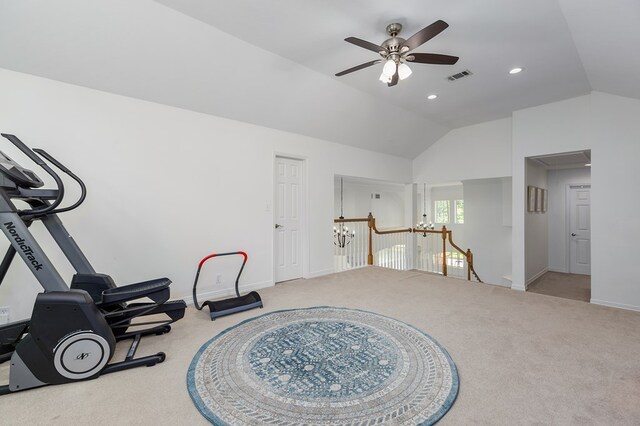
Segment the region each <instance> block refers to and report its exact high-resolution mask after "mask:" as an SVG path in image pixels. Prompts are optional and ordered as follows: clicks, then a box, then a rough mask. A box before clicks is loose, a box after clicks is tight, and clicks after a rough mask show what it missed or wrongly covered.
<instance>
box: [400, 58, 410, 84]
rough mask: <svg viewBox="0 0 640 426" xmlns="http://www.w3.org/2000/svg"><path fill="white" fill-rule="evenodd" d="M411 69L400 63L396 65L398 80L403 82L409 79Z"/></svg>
mask: <svg viewBox="0 0 640 426" xmlns="http://www.w3.org/2000/svg"><path fill="white" fill-rule="evenodd" d="M411 72H412V71H411V68H409V65H407V64H406V63H404V62H403V63H401V64H400V65H398V77H399V78H400V80H404V79H405V78H407V77H409V76H410V75H411Z"/></svg>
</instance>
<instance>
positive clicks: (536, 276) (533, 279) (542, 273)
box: [524, 268, 549, 288]
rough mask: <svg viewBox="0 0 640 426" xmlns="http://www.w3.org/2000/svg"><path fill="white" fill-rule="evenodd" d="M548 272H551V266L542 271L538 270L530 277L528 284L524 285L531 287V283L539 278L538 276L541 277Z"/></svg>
mask: <svg viewBox="0 0 640 426" xmlns="http://www.w3.org/2000/svg"><path fill="white" fill-rule="evenodd" d="M547 272H549V268H544V269H543V270H542V271H540V272H538V273H537V274H535V275H534V276H533V277H531V278H529V279H528V280H527V282H526V284H525V285H524V287H525V288H529V284H531V283H532V282H534V281H535V280H537V279H538V278H540V277H541V276H543V275H544V274H546V273H547Z"/></svg>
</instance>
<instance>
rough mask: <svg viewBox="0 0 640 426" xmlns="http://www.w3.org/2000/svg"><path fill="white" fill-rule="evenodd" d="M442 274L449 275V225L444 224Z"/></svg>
mask: <svg viewBox="0 0 640 426" xmlns="http://www.w3.org/2000/svg"><path fill="white" fill-rule="evenodd" d="M442 274H443V275H444V276H445V277H446V276H447V227H446V226H444V225H442Z"/></svg>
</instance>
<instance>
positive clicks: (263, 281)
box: [0, 70, 411, 319]
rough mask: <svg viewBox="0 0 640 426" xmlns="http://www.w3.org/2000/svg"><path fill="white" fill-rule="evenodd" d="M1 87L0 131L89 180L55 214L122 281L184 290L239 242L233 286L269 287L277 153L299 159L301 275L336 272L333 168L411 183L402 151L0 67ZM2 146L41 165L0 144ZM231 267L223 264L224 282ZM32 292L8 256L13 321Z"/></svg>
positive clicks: (0, 295)
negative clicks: (160, 280) (241, 258)
mask: <svg viewBox="0 0 640 426" xmlns="http://www.w3.org/2000/svg"><path fill="white" fill-rule="evenodd" d="M0 93H2V98H1V99H0V130H2V132H7V133H14V134H16V135H18V136H19V137H20V138H22V139H23V140H24V141H25V142H26V143H27V144H29V145H31V146H36V147H41V148H44V149H46V150H47V151H49V152H50V153H51V154H53V155H54V156H57V157H59V158H60V160H61V161H63V162H64V163H65V164H67V165H68V166H69V168H71V169H72V170H74V171H75V172H76V173H77V174H78V175H79V176H81V177H82V178H83V179H84V180H85V182H86V183H87V186H88V190H89V192H88V197H87V200H86V202H85V204H84V205H83V206H82V207H81V208H79V209H78V210H76V211H73V212H70V213H66V214H64V216H63V217H62V218H63V220H64V221H65V224H66V225H67V227H68V229H69V231H70V232H71V233H72V234H73V235H74V237H75V238H76V240H77V242H78V243H79V244H80V246H81V247H82V248H83V250H84V251H85V253H86V255H87V256H88V258H89V259H90V260H91V261H92V263H93V264H94V266H95V268H96V269H97V270H98V271H101V272H106V273H109V274H111V275H112V276H113V277H114V279H115V280H116V282H118V283H121V284H124V283H128V282H134V281H138V280H144V279H149V278H154V277H158V276H168V277H170V278H171V279H172V280H173V281H174V284H173V295H174V296H175V297H185V296H188V295H189V293H190V289H191V285H192V282H193V278H194V272H195V267H196V264H197V262H198V261H199V260H200V259H201V258H202V257H203V256H204V255H206V254H208V253H211V252H220V251H230V250H245V251H247V252H248V254H249V262H248V264H247V268H246V269H245V273H244V274H243V278H242V283H243V284H244V285H246V286H255V287H260V286H267V285H271V284H273V213H272V211H271V210H272V209H271V206H272V203H273V161H274V156H275V154H276V153H281V154H289V155H294V156H300V157H304V158H305V159H306V164H305V167H306V170H305V179H306V182H307V184H308V191H309V193H308V196H307V199H306V201H305V207H306V208H307V211H308V212H309V226H308V244H307V246H306V247H307V252H306V256H305V262H306V265H305V275H306V276H314V275H319V274H324V273H329V272H332V271H333V261H332V241H331V239H332V234H331V232H330V230H331V228H332V221H333V213H334V212H333V201H334V200H333V199H334V185H333V181H334V175H336V174H342V175H350V176H363V177H367V178H371V179H379V180H386V181H392V182H409V181H410V180H411V161H410V160H405V159H401V158H398V157H394V156H390V155H383V154H378V153H374V152H371V151H365V150H361V149H357V148H352V147H347V146H344V145H338V144H334V143H330V142H326V141H322V140H319V139H313V138H309V137H305V136H300V135H297V134H293V133H287V132H283V131H278V130H273V129H268V128H264V127H259V126H255V125H250V124H246V123H241V122H237V121H232V120H228V119H223V118H220V117H215V116H211V115H206V114H200V113H194V112H191V111H186V110H182V109H178V108H173V107H168V106H164V105H160V104H154V103H150V102H145V101H141V100H137V99H132V98H126V97H122V96H117V95H112V94H107V93H104V92H99V91H96V90H92V89H86V88H82V87H78V86H72V85H68V84H64V83H60V82H56V81H52V80H47V79H43V78H39V77H34V76H30V75H26V74H20V73H16V72H12V71H7V70H0ZM0 142H1V141H0ZM0 147H1V149H2V150H3V151H5V152H7V153H8V154H9V155H10V156H12V157H14V159H16V160H18V161H19V162H22V163H24V164H25V165H28V166H29V167H31V168H33V169H35V170H36V171H37V173H38V174H40V175H42V174H43V172H41V171H40V170H38V169H36V166H35V165H32V164H31V163H30V162H29V161H28V160H26V159H25V157H24V156H23V155H21V154H20V153H17V152H16V150H15V149H12V148H11V146H10V144H9V143H8V142H6V143H2V144H1V145H0ZM69 186H72V184H69ZM71 192H72V191H71ZM39 228H41V224H36V225H34V227H33V230H34V233H36V234H37V237H38V238H40V239H41V240H42V241H44V242H45V243H46V244H44V243H43V245H45V248H46V249H48V253H50V257H51V258H52V260H53V261H54V263H56V264H57V265H60V270H61V272H62V274H63V276H64V278H66V279H69V278H70V277H71V274H72V270H71V268H70V267H69V266H67V265H66V262H65V260H64V259H63V258H62V255H61V253H59V252H56V251H55V250H53V248H52V246H53V244H52V243H51V241H47V239H46V236H44V235H43V232H41V231H42V230H41V229H39ZM7 244H8V242H7V243H5V246H6V245H7ZM5 246H3V247H5ZM213 268H214V269H215V266H213ZM234 273H235V271H230V270H226V271H223V280H224V282H225V283H226V284H227V289H230V288H231V286H232V282H233V274H234ZM205 283H206V280H204V279H203V280H202V284H203V291H204V290H205V288H204V286H205ZM209 288H211V287H209ZM40 290H41V289H40V287H39V286H38V285H37V283H36V282H35V279H34V278H33V277H32V276H31V275H30V274H29V272H28V271H27V270H26V268H25V267H24V265H23V264H22V263H20V262H19V261H16V262H15V263H14V265H13V267H12V269H11V271H10V273H9V275H8V276H7V278H6V280H5V282H4V283H3V285H2V286H0V300H1V301H2V302H1V303H2V304H3V305H4V304H9V305H11V307H12V314H13V315H12V318H13V319H17V318H20V317H26V316H28V315H29V313H30V309H31V306H32V303H33V300H34V297H35V293H36V292H37V291H40Z"/></svg>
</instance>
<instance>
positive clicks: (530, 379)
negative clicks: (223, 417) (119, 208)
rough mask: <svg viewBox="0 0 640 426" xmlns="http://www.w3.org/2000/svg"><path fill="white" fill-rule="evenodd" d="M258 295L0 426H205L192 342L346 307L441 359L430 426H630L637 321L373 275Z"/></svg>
mask: <svg viewBox="0 0 640 426" xmlns="http://www.w3.org/2000/svg"><path fill="white" fill-rule="evenodd" d="M260 295H261V296H262V298H263V299H264V301H265V309H264V310H257V311H248V312H243V313H240V314H237V315H232V316H228V317H224V318H220V319H218V320H216V321H214V322H212V321H210V319H209V316H208V314H207V313H206V312H198V311H196V310H195V309H193V307H190V308H189V309H188V310H187V314H186V317H185V318H184V319H183V320H181V321H179V322H177V323H176V324H174V327H173V331H172V332H171V333H169V334H168V335H165V336H158V337H149V338H144V339H143V340H142V342H141V345H140V349H139V354H140V355H146V354H152V353H155V352H158V351H165V352H166V353H167V360H166V361H165V362H164V363H163V364H159V365H157V366H155V367H150V368H137V369H134V370H130V371H123V372H120V373H114V374H110V375H107V376H104V377H100V378H98V379H96V380H92V381H87V382H81V383H74V384H68V385H61V386H56V387H45V388H40V389H34V390H30V391H26V392H24V393H16V394H13V395H8V396H3V397H0V423H1V424H7V425H25V424H29V425H33V424H48V425H71V424H74V425H76V424H78V425H79V424H92V425H111V424H114V423H118V424H126V425H147V424H149V425H151V424H153V425H182V424H185V425H206V424H208V422H207V421H206V420H205V419H204V418H203V417H202V416H201V415H200V413H199V412H198V410H197V409H196V408H195V407H194V405H193V403H192V401H191V399H190V397H189V393H188V392H187V389H186V386H185V372H186V371H187V369H188V367H189V364H190V362H191V360H192V358H193V355H194V354H195V353H196V352H197V351H198V348H199V347H200V346H201V345H202V343H203V342H206V341H207V340H208V339H211V338H212V337H214V336H215V335H217V334H218V333H220V332H221V331H222V330H225V329H227V328H229V327H231V326H233V325H235V324H238V323H239V322H241V321H243V320H246V319H248V318H252V317H254V316H256V315H257V314H261V313H265V312H270V311H275V310H282V309H292V308H303V307H310V306H346V307H350V308H356V309H363V310H367V311H371V312H376V313H379V314H381V315H386V316H389V317H393V318H396V319H398V320H400V321H403V322H405V323H407V324H410V325H412V326H414V327H416V328H419V329H422V330H427V331H428V333H429V335H431V336H432V337H433V338H434V339H436V340H437V341H438V342H439V343H440V344H441V345H442V346H443V347H445V348H446V349H447V351H448V352H449V354H450V355H451V357H452V358H453V359H454V360H455V362H456V366H457V368H458V372H459V374H460V377H461V386H460V392H459V394H458V397H457V398H456V402H455V404H454V405H453V407H452V409H451V410H449V412H448V413H447V414H446V416H444V417H443V418H442V419H441V420H440V422H438V426H440V425H443V426H446V425H471V424H473V425H542V424H544V425H547V424H556V425H609V424H615V425H638V424H640V404H638V401H640V356H638V354H640V313H638V312H631V311H625V310H620V309H615V308H608V307H604V306H597V305H591V304H588V303H584V302H578V301H574V300H568V299H560V298H556V297H549V296H543V295H539V294H533V293H528V292H527V293H525V292H518V291H513V290H509V289H506V288H502V287H497V286H491V285H483V284H477V283H469V282H467V281H461V280H456V279H451V278H443V277H439V276H434V275H427V274H423V273H417V272H411V271H405V272H401V271H393V270H387V269H382V268H377V267H368V268H364V269H360V270H354V271H349V272H345V273H341V274H332V275H327V276H323V277H318V278H314V279H310V280H298V281H292V282H287V283H284V284H280V285H277V286H275V287H272V288H268V289H264V290H260ZM125 352H126V347H123V348H122V349H121V351H120V356H121V357H124V355H125ZM8 378H9V377H8V369H7V366H6V363H5V364H4V365H2V366H0V382H2V383H6V382H8Z"/></svg>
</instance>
